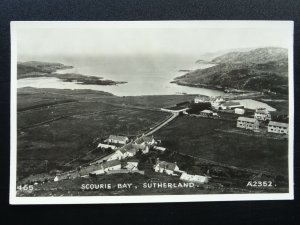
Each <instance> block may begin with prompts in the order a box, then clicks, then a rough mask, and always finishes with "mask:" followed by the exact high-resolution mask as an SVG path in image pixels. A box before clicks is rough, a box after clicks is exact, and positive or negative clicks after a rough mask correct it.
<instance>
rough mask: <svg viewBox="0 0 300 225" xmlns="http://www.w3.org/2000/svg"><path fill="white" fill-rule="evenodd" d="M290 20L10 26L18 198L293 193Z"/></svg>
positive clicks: (14, 195) (118, 199)
mask: <svg viewBox="0 0 300 225" xmlns="http://www.w3.org/2000/svg"><path fill="white" fill-rule="evenodd" d="M293 29H294V24H293V22H292V21H130V22H129V21H107V22H103V21H89V22H88V21H77V22H68V21H52V22H44V21H31V22H29V21H18V22H11V159H10V162H11V171H10V172H11V173H10V203H11V204H91V203H93V204H102V203H105V204H107V203H150V202H193V201H199V202H201V201H241V200H287V199H293V198H294V187H293V185H294V176H293V151H294V148H293V138H294V130H293V124H294V114H293V112H294V94H293V93H294V85H293V76H294V75H293Z"/></svg>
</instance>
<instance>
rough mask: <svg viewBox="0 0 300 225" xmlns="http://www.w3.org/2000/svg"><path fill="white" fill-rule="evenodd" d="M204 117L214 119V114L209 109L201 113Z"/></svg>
mask: <svg viewBox="0 0 300 225" xmlns="http://www.w3.org/2000/svg"><path fill="white" fill-rule="evenodd" d="M199 114H200V115H201V116H203V117H212V116H213V114H214V112H213V111H211V110H208V109H205V110H203V111H201V112H200V113H199Z"/></svg>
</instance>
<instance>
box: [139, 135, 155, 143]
mask: <svg viewBox="0 0 300 225" xmlns="http://www.w3.org/2000/svg"><path fill="white" fill-rule="evenodd" d="M153 140H154V138H153V136H142V137H140V138H139V139H138V140H137V141H136V143H137V144H142V143H143V142H152V141H153Z"/></svg>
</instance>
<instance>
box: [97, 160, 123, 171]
mask: <svg viewBox="0 0 300 225" xmlns="http://www.w3.org/2000/svg"><path fill="white" fill-rule="evenodd" d="M120 164H121V162H120V160H118V159H115V160H111V161H106V162H104V163H103V164H102V166H103V168H104V169H105V168H108V167H112V166H117V165H120Z"/></svg>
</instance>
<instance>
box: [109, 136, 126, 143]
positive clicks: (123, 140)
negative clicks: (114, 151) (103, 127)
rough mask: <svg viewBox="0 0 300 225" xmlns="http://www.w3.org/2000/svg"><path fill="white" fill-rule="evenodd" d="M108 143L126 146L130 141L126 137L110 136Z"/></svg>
mask: <svg viewBox="0 0 300 225" xmlns="http://www.w3.org/2000/svg"><path fill="white" fill-rule="evenodd" d="M107 141H108V143H113V144H124V145H125V144H126V143H127V142H128V141H129V139H128V137H125V136H117V135H109V137H108V139H107Z"/></svg>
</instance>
